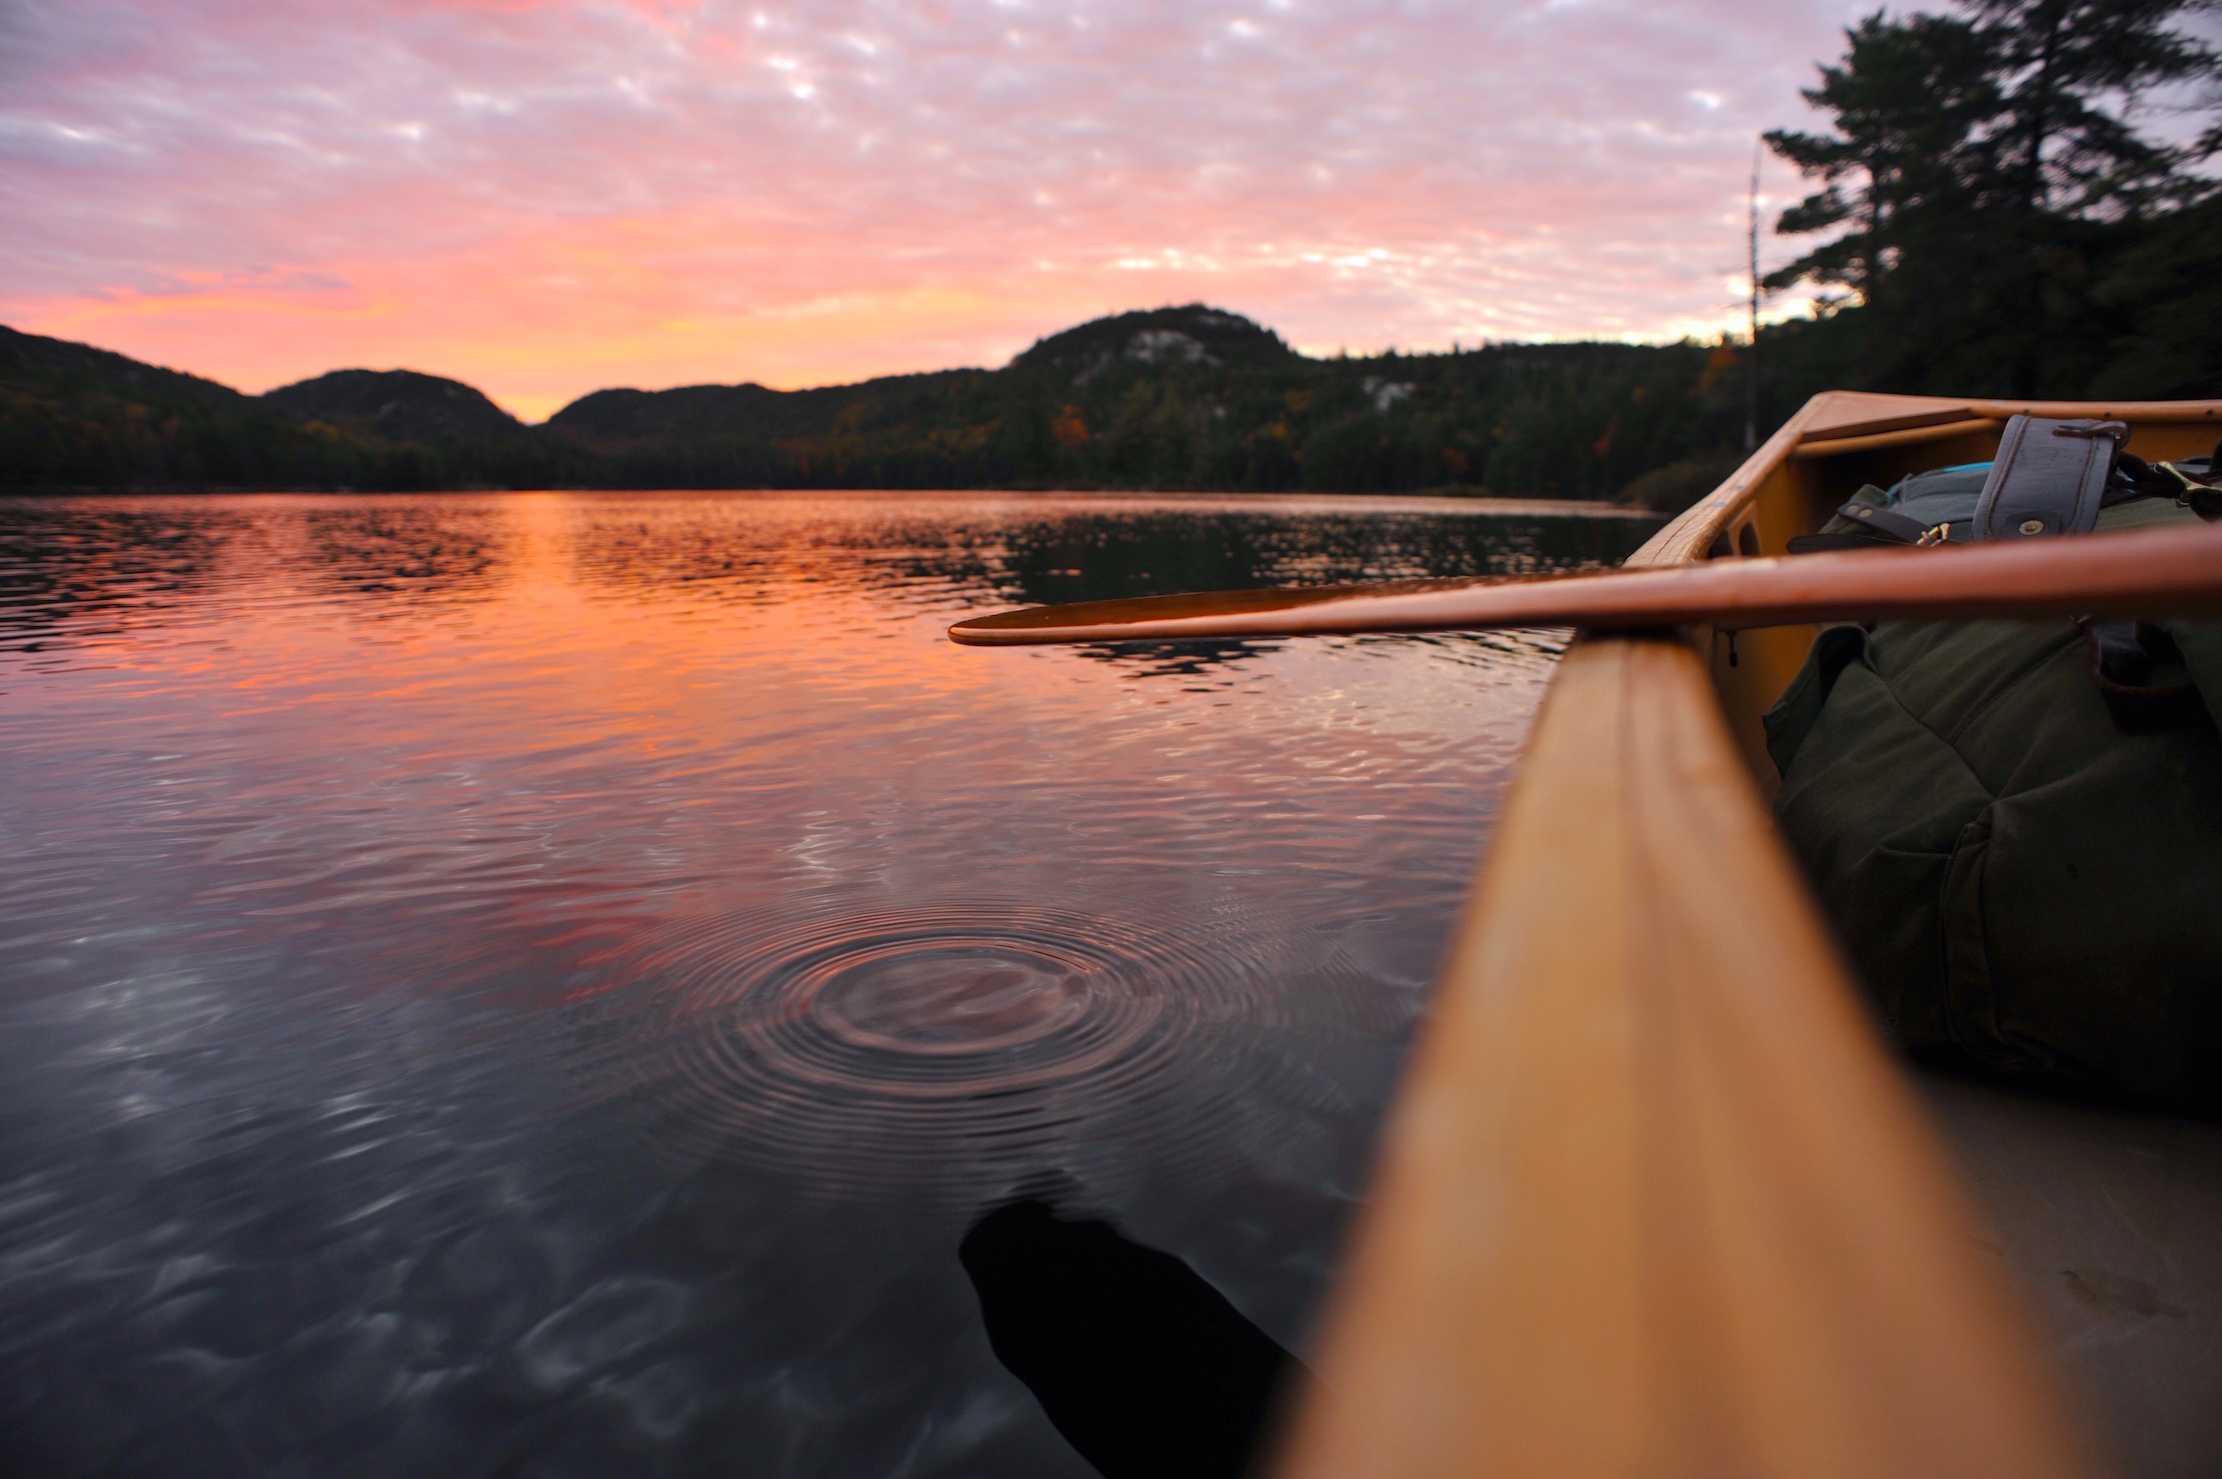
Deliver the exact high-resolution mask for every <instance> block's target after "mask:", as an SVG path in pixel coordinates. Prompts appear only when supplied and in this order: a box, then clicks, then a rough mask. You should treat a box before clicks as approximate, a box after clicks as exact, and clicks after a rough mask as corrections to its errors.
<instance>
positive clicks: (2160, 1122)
mask: <svg viewBox="0 0 2222 1479" xmlns="http://www.w3.org/2000/svg"><path fill="white" fill-rule="evenodd" d="M1862 399H1863V400H1866V401H1868V402H1869V404H1867V405H1866V406H1865V407H1864V408H1863V409H1864V411H1865V412H1866V413H1867V415H1868V420H1867V423H1866V426H1868V427H1873V426H1875V424H1876V423H1883V424H1882V425H1881V426H1880V428H1879V429H1864V428H1863V426H1862V424H1861V423H1860V422H1859V421H1857V420H1854V421H1852V422H1851V423H1850V424H1849V425H1848V426H1846V425H1841V424H1840V425H1838V426H1835V427H1823V428H1822V429H1824V430H1827V431H1829V432H1831V433H1832V434H1830V435H1827V436H1823V437H1819V438H1815V437H1814V436H1813V434H1812V430H1811V427H1810V424H1809V428H1808V429H1807V431H1806V432H1805V433H1804V434H1803V435H1793V437H1791V438H1789V439H1778V442H1779V443H1780V444H1779V445H1771V446H1770V448H1769V449H1765V450H1763V452H1762V455H1761V456H1760V457H1757V458H1754V459H1753V463H1747V464H1746V468H1745V470H1744V473H1740V474H1739V477H1743V476H1744V474H1745V473H1748V474H1749V475H1750V476H1749V477H1748V479H1747V486H1746V487H1744V488H1738V487H1736V486H1735V480H1731V484H1730V485H1729V487H1728V488H1726V489H1724V490H1723V491H1721V492H1717V493H1716V494H1714V495H1713V496H1712V497H1710V498H1709V499H1707V500H1706V501H1705V502H1704V503H1701V504H1700V505H1699V506H1698V507H1697V508H1696V509H1693V510H1691V512H1690V513H1689V514H1686V515H1684V516H1683V517H1682V518H1680V519H1678V520H1677V521H1676V522H1675V523H1674V524H1672V525H1670V526H1668V527H1667V528H1666V529H1664V530H1662V531H1661V532H1660V534H1659V535H1658V536H1657V537H1655V538H1654V539H1653V540H1652V541H1650V543H1648V544H1647V545H1646V546H1645V547H1644V549H1643V550H1642V551H1639V553H1638V554H1637V556H1636V557H1635V558H1634V559H1633V560H1631V562H1630V563H1631V564H1637V563H1643V564H1651V563H1680V562H1682V561H1684V560H1688V559H1692V558H1699V559H1706V558H1724V557H1733V556H1737V555H1754V554H1778V553H1781V552H1782V551H1783V550H1784V548H1785V546H1786V545H1787V543H1788V541H1789V540H1790V539H1791V538H1792V537H1793V536H1795V535H1798V534H1802V533H1806V532H1808V531H1810V530H1813V529H1816V528H1818V527H1819V526H1820V525H1821V524H1822V523H1824V522H1826V521H1827V519H1828V518H1829V516H1830V514H1831V512H1832V511H1833V510H1834V509H1835V508H1836V507H1837V506H1838V505H1840V504H1841V503H1843V502H1844V501H1845V500H1846V499H1848V498H1849V497H1850V496H1851V495H1852V494H1853V493H1854V492H1855V491H1856V490H1857V489H1858V488H1859V487H1860V486H1861V485H1862V484H1867V483H1872V484H1875V485H1877V486H1881V487H1888V486H1889V485H1890V484H1891V483H1893V482H1895V481H1896V480H1897V479H1899V478H1901V477H1903V476H1905V475H1907V474H1909V473H1914V472H1920V471H1924V470H1927V469H1930V468H1937V467H1949V466H1955V465H1958V464H1961V463H1968V462H1981V461H1987V460H1988V459H1989V458H1990V457H1991V456H1992V454H1993V453H1994V451H1995V450H1996V448H1997V445H1998V440H1999V434H2000V432H2001V430H2002V429H2003V427H2004V424H2005V414H2007V413H2008V412H2010V411H2011V410H2013V409H2019V408H2018V407H2012V408H2009V407H1979V406H1977V405H1973V404H1970V405H1968V406H1967V407H1965V408H1964V410H1962V411H1961V412H1960V413H1958V414H1956V415H1954V416H1952V417H1950V418H1949V419H1945V420H1942V421H1939V422H1934V423H1932V424H1929V425H1923V426H1913V427H1902V426H1897V427H1894V426H1891V425H1889V424H1888V423H1889V421H1890V419H1891V417H1890V414H1889V411H1890V408H1889V407H1887V406H1885V407H1881V408H1879V410H1878V408H1877V407H1876V406H1875V405H1873V404H1872V403H1873V402H1874V401H1877V400H1881V399H1883V398H1862ZM1810 409H1811V408H1809V410H1810ZM2044 409H2046V410H2052V411H2054V412H2055V413H2065V414H2075V415H2107V414H2114V415H2119V416H2121V417H2122V418H2123V419H2125V420H2128V421H2129V423H2130V425H2131V428H2132V434H2131V439H2130V442H2129V449H2130V450H2131V451H2134V452H2135V453H2137V454H2138V455H2139V456H2141V457H2144V458H2145V459H2147V460H2148V461H2152V460H2160V459H2170V460H2172V459H2176V458H2182V457H2191V456H2201V455H2204V454H2207V453H2210V452H2212V451H2214V450H2215V445H2216V442H2217V440H2218V439H2222V408H2218V407H2215V406H2213V405H2173V406H2162V407H2111V406H2097V405H2093V406H2089V407H2074V408H2050V407H2048V408H2044ZM1984 410H1988V411H1989V412H1990V413H1991V414H1987V415H1981V414H1978V413H1979V412H1980V411H1984ZM1794 426H1795V423H1793V427H1794ZM1754 464H1757V465H1754ZM1818 631H1819V628H1817V627H1811V626H1806V627H1776V628H1769V629H1766V630H1763V631H1745V632H1739V633H1736V634H1733V635H1731V634H1729V633H1725V632H1713V631H1709V630H1698V631H1693V632H1690V633H1688V636H1689V638H1690V640H1691V641H1692V643H1693V644H1694V645H1695V646H1696V647H1697V649H1698V650H1699V652H1700V653H1702V654H1703V655H1704V656H1705V657H1706V660H1707V663H1708V666H1709V670H1710V674H1711V678H1712V682H1713V686H1714V689H1715V691H1716V692H1717V693H1718V694H1719V697H1720V700H1721V707H1722V710H1723V713H1724V714H1725V715H1726V717H1727V719H1728V721H1729V726H1730V728H1731V730H1732V731H1733V732H1734V734H1735V736H1736V739H1737V742H1738V745H1739V747H1740V748H1741V749H1742V751H1743V753H1744V757H1745V761H1746V763H1747V765H1748V766H1749V767H1750V770H1751V773H1752V777H1753V779H1754V781H1755V782H1756V783H1757V784H1758V786H1759V788H1760V791H1761V793H1762V794H1763V795H1767V796H1772V795H1773V793H1774V791H1775V790H1776V789H1777V788H1778V786H1779V778H1778V776H1777V775H1776V773H1775V769H1774V765H1773V763H1772V761H1771V760H1770V759H1769V758H1768V756H1767V754H1766V749H1765V733H1764V730H1763V728H1762V726H1761V723H1760V716H1761V715H1762V714H1764V713H1765V711H1766V709H1767V707H1768V706H1769V705H1770V704H1772V703H1773V701H1774V700H1775V698H1776V697H1777V696H1778V695H1779V694H1780V693H1781V692H1782V690H1783V688H1784V687H1785V686H1786V685H1787V684H1788V683H1789V681H1790V679H1791V678H1792V676H1794V675H1795V674H1796V672H1797V671H1798V669H1799V667H1800V666H1801V665H1802V664H1803V663H1804V661H1805V656H1806V651H1807V649H1808V647H1810V645H1811V644H1812V641H1813V638H1814V636H1815V635H1816V634H1817V632H1818ZM1916 1078H1917V1079H1918V1080H1919V1082H1920V1085H1921V1090H1922V1098H1923V1100H1924V1101H1925V1103H1926V1105H1927V1107H1928V1108H1929V1110H1930V1111H1931V1113H1932V1115H1933V1117H1934V1119H1935V1120H1936V1122H1937V1124H1938V1126H1939V1128H1940V1129H1941V1131H1942V1132H1943V1136H1944V1139H1945V1141H1946V1143H1947V1145H1948V1146H1949V1148H1950V1149H1951V1151H1952V1152H1953V1154H1954V1156H1955V1158H1956V1159H1957V1161H1958V1163H1959V1164H1960V1166H1961V1168H1962V1171H1963V1174H1964V1177H1965V1180H1966V1182H1967V1184H1968V1185H1969V1186H1970V1187H1971V1188H1972V1189H1973V1191H1974V1192H1975V1194H1976V1199H1977V1201H1978V1203H1979V1204H1980V1205H1981V1207H1982V1210H1983V1212H1984V1213H1985V1215H1986V1216H1987V1217H1988V1219H1989V1221H1990V1224H1991V1226H1990V1228H1989V1229H1987V1230H1980V1231H1977V1230H1971V1232H1970V1236H1971V1237H1975V1238H1977V1239H1979V1240H1980V1242H1981V1244H1982V1246H1983V1247H1984V1248H1985V1249H1986V1251H1987V1252H1988V1253H1989V1254H1990V1256H1993V1257H1996V1258H1997V1259H1998V1260H2000V1261H2001V1262H2002V1263H2003V1264H2004V1265H2005V1266H2006V1267H2008V1268H2009V1269H2010V1270H2011V1271H2012V1273H2013V1276H2014V1282H2015V1283H2016V1285H2017V1286H2018V1287H2019V1289H2020V1291H2021V1294H2022V1297H2023V1299H2024V1302H2025V1303H2026V1304H2027V1306H2028V1307H2029V1309H2030V1310H2031V1311H2032V1312H2033V1313H2034V1314H2035V1315H2036V1316H2037V1319H2038V1323H2039V1325H2040V1327H2041V1328H2042V1329H2043V1330H2044V1331H2045V1332H2046V1333H2047V1334H2049V1336H2050V1338H2051V1339H2050V1344H2051V1352H2052V1358H2053V1361H2054V1364H2055V1365H2056V1367H2057V1369H2058V1370H2059V1372H2060V1375H2061V1377H2062V1378H2063V1380H2064V1382H2065V1384H2066V1385H2067V1387H2068V1388H2069V1389H2070V1391H2071V1392H2072V1393H2074V1394H2075V1395H2076V1396H2078V1397H2080V1398H2081V1399H2082V1401H2083V1403H2084V1404H2085V1406H2086V1407H2087V1408H2088V1409H2089V1411H2090V1414H2091V1417H2092V1418H2093V1422H2092V1424H2091V1426H2092V1427H2093V1429H2094V1430H2095V1432H2096V1433H2097V1434H2098V1436H2099V1440H2100V1442H2101V1444H2102V1446H2103V1448H2104V1449H2105V1451H2106V1457H2107V1458H2109V1459H2111V1460H2112V1461H2113V1462H2114V1463H2115V1464H2116V1465H2117V1466H2118V1467H2119V1470H2120V1471H2121V1472H2123V1473H2125V1474H2128V1475H2130V1476H2133V1479H2163V1476H2171V1479H2172V1476H2179V1475H2180V1476H2191V1475H2206V1474H2215V1473H2222V1127H2217V1126H2214V1125H2210V1124H2205V1123H2201V1122H2197V1121H2193V1120H2187V1119H2181V1118H2176V1117H2172V1116H2164V1115H2147V1114H2136V1113H2126V1112H2121V1111H2116V1110H2108V1109H2100V1108H2092V1107H2088V1106H2082V1105H2076V1104H2070V1103H2064V1102H2062V1101H2060V1100H2057V1099H2050V1098H2043V1097H2038V1096H2033V1095H2026V1094H2020V1093H2015V1092H2011V1091H2007V1090H2002V1089H1999V1088H1996V1087H1993V1086H1989V1085H1985V1084H1978V1083H1973V1082H1970V1081H1967V1080H1963V1079H1959V1078H1954V1077H1948V1076H1944V1075H1938V1074H1930V1073H1917V1074H1916Z"/></svg>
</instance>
